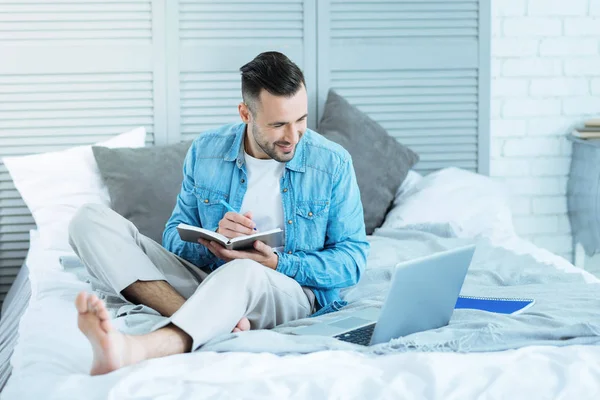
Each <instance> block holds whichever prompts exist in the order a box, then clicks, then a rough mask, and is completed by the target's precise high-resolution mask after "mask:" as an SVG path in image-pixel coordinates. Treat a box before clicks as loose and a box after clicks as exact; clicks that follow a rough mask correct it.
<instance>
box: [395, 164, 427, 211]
mask: <svg viewBox="0 0 600 400" xmlns="http://www.w3.org/2000/svg"><path fill="white" fill-rule="evenodd" d="M421 179H423V175H421V174H420V173H418V172H417V171H413V170H412V169H411V170H410V171H408V174H407V175H406V178H405V179H404V182H402V185H400V187H399V188H398V190H396V194H395V195H394V203H393V204H392V206H393V205H394V204H396V202H397V201H398V199H399V198H400V197H401V196H404V194H406V193H410V192H412V191H413V190H414V189H415V188H416V186H417V184H418V183H419V182H421Z"/></svg>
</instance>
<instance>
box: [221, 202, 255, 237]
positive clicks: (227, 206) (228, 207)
mask: <svg viewBox="0 0 600 400" xmlns="http://www.w3.org/2000/svg"><path fill="white" fill-rule="evenodd" d="M219 203H221V204H223V205H224V206H225V208H227V209H228V210H229V211H231V212H234V213H237V211H235V210H234V209H233V207H231V206H230V205H229V203H228V202H226V201H225V200H220V201H219ZM254 230H256V228H254Z"/></svg>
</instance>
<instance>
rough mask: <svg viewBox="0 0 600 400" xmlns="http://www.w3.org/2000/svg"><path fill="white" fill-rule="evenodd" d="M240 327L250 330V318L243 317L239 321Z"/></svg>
mask: <svg viewBox="0 0 600 400" xmlns="http://www.w3.org/2000/svg"><path fill="white" fill-rule="evenodd" d="M238 327H239V328H240V329H241V330H243V331H248V330H250V321H249V320H248V318H246V317H244V318H242V319H241V320H240V322H238Z"/></svg>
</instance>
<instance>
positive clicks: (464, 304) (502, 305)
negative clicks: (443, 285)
mask: <svg viewBox="0 0 600 400" xmlns="http://www.w3.org/2000/svg"><path fill="white" fill-rule="evenodd" d="M534 303H535V300H534V299H521V298H504V297H475V296H459V297H458V300H457V301H456V305H455V306H454V308H455V309H459V308H470V309H475V310H483V311H489V312H495V313H500V314H520V313H522V312H523V311H525V310H526V309H528V308H529V307H531V306H532V305H533V304H534Z"/></svg>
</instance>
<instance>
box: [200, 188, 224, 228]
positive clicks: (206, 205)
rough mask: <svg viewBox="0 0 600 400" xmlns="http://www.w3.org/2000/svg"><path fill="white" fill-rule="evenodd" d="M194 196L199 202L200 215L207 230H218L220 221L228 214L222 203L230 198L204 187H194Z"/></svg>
mask: <svg viewBox="0 0 600 400" xmlns="http://www.w3.org/2000/svg"><path fill="white" fill-rule="evenodd" d="M194 195H195V196H196V199H197V200H198V215H199V216H200V222H201V223H202V227H203V228H205V229H217V227H218V226H219V221H220V220H221V219H222V218H223V216H224V215H225V213H226V212H227V208H226V207H225V206H224V205H223V204H221V201H222V200H224V201H227V200H228V198H229V196H228V195H227V194H225V193H223V192H219V191H218V190H213V189H208V188H204V187H194Z"/></svg>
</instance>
